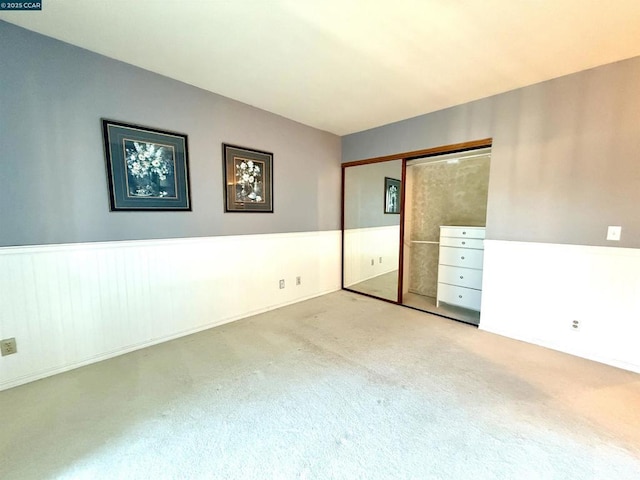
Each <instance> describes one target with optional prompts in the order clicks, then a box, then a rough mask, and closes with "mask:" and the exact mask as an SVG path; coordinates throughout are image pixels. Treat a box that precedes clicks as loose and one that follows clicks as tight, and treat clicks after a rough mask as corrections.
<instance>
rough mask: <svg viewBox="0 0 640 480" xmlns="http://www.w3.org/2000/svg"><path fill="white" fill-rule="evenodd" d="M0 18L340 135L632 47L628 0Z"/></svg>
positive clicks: (110, 10) (111, 9)
mask: <svg viewBox="0 0 640 480" xmlns="http://www.w3.org/2000/svg"><path fill="white" fill-rule="evenodd" d="M42 4H43V9H42V11H39V12H33V11H31V12H8V11H3V12H0V19H2V20H5V21H7V22H10V23H14V24H16V25H20V26H22V27H25V28H27V29H30V30H33V31H36V32H39V33H42V34H44V35H48V36H50V37H53V38H57V39H60V40H63V41H65V42H68V43H71V44H74V45H78V46H80V47H83V48H86V49H88V50H91V51H94V52H97V53H100V54H103V55H106V56H108V57H111V58H115V59H118V60H121V61H124V62H127V63H130V64H133V65H137V66H139V67H142V68H145V69H147V70H150V71H153V72H157V73H160V74H162V75H166V76H168V77H171V78H174V79H177V80H180V81H183V82H185V83H188V84H191V85H195V86H197V87H200V88H203V89H206V90H209V91H212V92H215V93H218V94H221V95H224V96H226V97H230V98H233V99H236V100H239V101H241V102H245V103H248V104H250V105H254V106H256V107H259V108H262V109H265V110H268V111H270V112H273V113H277V114H279V115H282V116H284V117H288V118H290V119H293V120H296V121H299V122H301V123H304V124H307V125H310V126H313V127H316V128H319V129H322V130H326V131H329V132H333V133H336V134H338V135H344V134H348V133H353V132H357V131H360V130H364V129H368V128H372V127H376V126H380V125H384V124H387V123H390V122H394V121H398V120H403V119H406V118H410V117H414V116H416V115H420V114H423V113H429V112H433V111H436V110H440V109H442V108H446V107H450V106H453V105H457V104H460V103H464V102H468V101H471V100H476V99H479V98H484V97H487V96H490V95H494V94H496V93H501V92H504V91H508V90H512V89H515V88H519V87H523V86H526V85H531V84H533V83H537V82H540V81H544V80H548V79H551V78H555V77H559V76H562V75H566V74H569V73H574V72H578V71H581V70H585V69H588V68H592V67H595V66H598V65H603V64H606V63H611V62H614V61H618V60H622V59H626V58H631V57H635V56H638V55H640V1H638V0H612V1H609V2H605V1H602V0H394V1H391V0H384V1H383V0H209V1H208V0H164V1H159V0H136V1H130V0H42Z"/></svg>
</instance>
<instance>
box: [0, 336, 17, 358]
mask: <svg viewBox="0 0 640 480" xmlns="http://www.w3.org/2000/svg"><path fill="white" fill-rule="evenodd" d="M0 350H1V351H2V356H3V357H6V356H7V355H13V354H14V353H18V347H17V346H16V339H15V338H5V339H4V340H0Z"/></svg>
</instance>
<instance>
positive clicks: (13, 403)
mask: <svg viewBox="0 0 640 480" xmlns="http://www.w3.org/2000/svg"><path fill="white" fill-rule="evenodd" d="M639 408H640V376H639V375H636V374H633V373H630V372H625V371H622V370H618V369H615V368H611V367H607V366H604V365H600V364H597V363H594V362H590V361H587V360H583V359H579V358H575V357H571V356H569V355H564V354H561V353H558V352H553V351H550V350H546V349H543V348H539V347H535V346H532V345H527V344H524V343H521V342H517V341H513V340H509V339H505V338H502V337H498V336H495V335H491V334H488V333H486V332H482V331H478V330H477V329H475V328H474V327H470V326H467V325H463V324H460V323H457V322H451V321H449V320H445V319H442V318H438V317H434V316H431V315H428V314H425V313H421V312H417V311H415V310H411V309H407V308H403V307H400V306H395V305H392V304H388V303H386V302H382V301H379V300H374V299H370V298H366V297H363V296H360V295H357V294H353V293H348V292H337V293H334V294H330V295H326V296H323V297H320V298H317V299H313V300H309V301H306V302H302V303H299V304H296V305H292V306H290V307H286V308H283V309H280V310H276V311H273V312H269V313H266V314H262V315H258V316H255V317H252V318H249V319H245V320H241V321H238V322H235V323H232V324H229V325H225V326H222V327H218V328H215V329H212V330H209V331H206V332H203V333H200V334H196V335H192V336H189V337H185V338H182V339H179V340H175V341H172V342H168V343H165V344H162V345H158V346H155V347H152V348H148V349H145V350H141V351H138V352H134V353H131V354H128V355H124V356H121V357H118V358H115V359H112V360H108V361H105V362H101V363H99V364H95V365H91V366H88V367H84V368H81V369H78V370H75V371H72V372H68V373H65V374H61V375H58V376H56V377H52V378H48V379H45V380H41V381H38V382H34V383H32V384H29V385H24V386H21V387H17V388H14V389H12V390H8V391H5V392H0V464H1V476H2V478H3V479H4V480H8V479H49V478H69V479H77V478H79V479H147V478H153V479H182V478H185V479H205V478H213V479H243V480H250V479H349V480H353V479H456V480H465V479H474V480H478V479H480V480H482V479H510V480H511V479H518V480H520V479H580V480H585V479H615V480H622V479H638V478H640V413H639Z"/></svg>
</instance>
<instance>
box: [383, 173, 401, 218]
mask: <svg viewBox="0 0 640 480" xmlns="http://www.w3.org/2000/svg"><path fill="white" fill-rule="evenodd" d="M384 213H400V180H396V179H395V178H389V177H384Z"/></svg>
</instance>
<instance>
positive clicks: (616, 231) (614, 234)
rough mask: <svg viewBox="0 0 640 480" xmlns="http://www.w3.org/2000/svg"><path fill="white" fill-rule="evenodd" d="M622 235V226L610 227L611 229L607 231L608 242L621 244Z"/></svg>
mask: <svg viewBox="0 0 640 480" xmlns="http://www.w3.org/2000/svg"><path fill="white" fill-rule="evenodd" d="M621 235H622V227H620V226H609V228H608V229H607V240H612V241H614V242H619V241H620V236H621Z"/></svg>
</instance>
